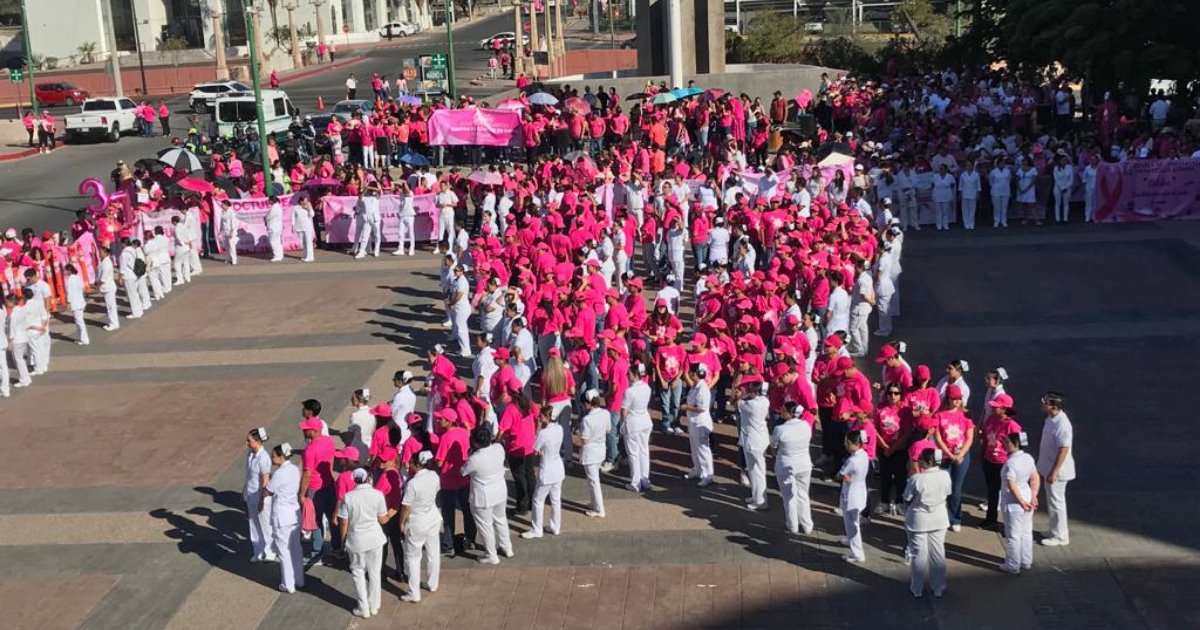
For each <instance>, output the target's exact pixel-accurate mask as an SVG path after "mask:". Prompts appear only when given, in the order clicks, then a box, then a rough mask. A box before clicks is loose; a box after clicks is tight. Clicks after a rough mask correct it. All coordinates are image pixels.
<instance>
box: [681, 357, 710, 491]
mask: <svg viewBox="0 0 1200 630" xmlns="http://www.w3.org/2000/svg"><path fill="white" fill-rule="evenodd" d="M684 380H685V381H686V382H687V386H688V393H687V400H686V401H685V402H684V403H683V404H682V405H680V406H679V410H680V411H682V412H683V413H684V414H686V415H687V432H688V445H689V446H690V447H691V451H692V469H691V470H690V471H689V472H688V474H687V475H686V476H685V478H686V479H694V480H696V482H697V483H696V485H698V486H700V487H701V488H703V487H705V486H707V485H709V484H711V483H712V480H713V457H712V443H711V442H710V440H711V439H712V438H711V436H712V430H713V421H712V388H711V387H709V385H708V365H707V364H704V363H693V364H692V365H691V366H690V367H689V368H688V371H687V374H686V375H685V376H684Z"/></svg>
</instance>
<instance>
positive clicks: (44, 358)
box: [29, 333, 50, 374]
mask: <svg viewBox="0 0 1200 630" xmlns="http://www.w3.org/2000/svg"><path fill="white" fill-rule="evenodd" d="M29 354H30V355H31V357H32V358H33V373H34V374H43V373H45V372H46V370H49V369H50V333H45V334H42V335H29Z"/></svg>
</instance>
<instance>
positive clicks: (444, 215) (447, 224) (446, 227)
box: [433, 207, 454, 251]
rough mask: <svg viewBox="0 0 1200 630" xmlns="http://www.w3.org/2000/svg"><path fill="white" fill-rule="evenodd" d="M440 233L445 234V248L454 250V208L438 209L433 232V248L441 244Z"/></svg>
mask: <svg viewBox="0 0 1200 630" xmlns="http://www.w3.org/2000/svg"><path fill="white" fill-rule="evenodd" d="M442 234H445V235H446V248H447V249H448V250H450V251H454V208H451V207H445V208H441V209H440V210H438V221H437V225H436V226H435V227H434V233H433V246H434V248H435V249H436V248H437V247H438V246H439V245H441V242H442Z"/></svg>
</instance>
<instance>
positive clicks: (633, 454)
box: [625, 425, 651, 490]
mask: <svg viewBox="0 0 1200 630" xmlns="http://www.w3.org/2000/svg"><path fill="white" fill-rule="evenodd" d="M625 426H628V425H625ZM650 429H651V427H646V428H644V429H635V430H633V431H630V430H628V429H626V431H625V454H626V455H628V456H629V483H630V484H632V485H633V486H635V487H636V488H638V489H639V490H645V489H647V488H649V487H650Z"/></svg>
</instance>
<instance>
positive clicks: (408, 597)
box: [400, 593, 421, 604]
mask: <svg viewBox="0 0 1200 630" xmlns="http://www.w3.org/2000/svg"><path fill="white" fill-rule="evenodd" d="M400 601H402V602H405V603H408V604H416V603H419V602H420V601H421V596H420V595H413V594H412V593H405V594H403V595H401V596H400Z"/></svg>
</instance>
